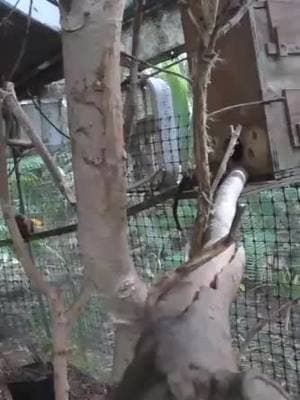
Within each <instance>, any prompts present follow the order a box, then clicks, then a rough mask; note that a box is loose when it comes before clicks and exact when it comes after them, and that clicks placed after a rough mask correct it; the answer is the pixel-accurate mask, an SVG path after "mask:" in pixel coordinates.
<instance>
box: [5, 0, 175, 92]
mask: <svg viewBox="0 0 300 400" xmlns="http://www.w3.org/2000/svg"><path fill="white" fill-rule="evenodd" d="M56 3H57V1H56V0H43V4H42V3H41V0H39V2H38V3H36V4H37V5H36V6H35V2H34V3H33V4H34V8H33V10H32V17H31V20H30V29H29V33H28V35H26V31H27V27H28V19H29V18H28V12H27V9H28V5H29V4H30V2H29V0H21V2H20V5H19V6H18V7H16V8H14V6H15V4H16V3H15V2H14V0H0V51H1V54H5V57H1V59H0V74H1V76H2V77H3V78H4V79H8V77H10V72H11V70H12V68H13V66H14V65H15V63H16V61H17V60H18V57H19V54H20V51H21V49H22V47H24V46H25V49H26V51H25V52H24V55H23V57H22V59H21V60H20V63H19V66H18V69H17V71H16V73H15V75H14V77H13V81H14V82H15V85H16V90H17V92H18V95H19V96H20V97H24V96H26V89H27V88H30V89H31V91H32V92H35V91H36V90H39V88H40V87H41V86H44V85H45V84H48V83H50V82H53V81H56V80H59V79H62V78H63V68H62V46H61V36H60V31H59V14H58V13H57V11H56V7H53V5H56ZM47 4H49V6H48V7H50V8H52V11H53V9H54V12H51V13H48V14H49V19H48V20H47V18H46V17H47V15H46V14H47V13H45V12H43V7H45V5H46V7H47ZM175 9H176V1H175V2H174V0H162V1H157V0H147V2H146V13H145V15H146V16H145V22H144V24H145V39H146V38H148V39H149V37H150V35H152V36H151V40H149V42H148V43H150V44H151V45H149V46H143V48H145V54H143V55H142V56H141V58H142V59H145V60H148V61H149V60H151V61H154V60H155V62H157V61H160V54H162V57H163V58H168V57H169V56H170V55H172V53H171V51H172V50H173V48H174V47H180V46H181V45H182V38H181V37H179V36H180V35H179V36H178V35H177V34H173V35H170V32H171V31H172V29H173V31H174V32H175V33H176V32H177V31H178V26H179V24H180V18H178V12H177V11H176V15H175V12H174V10H175ZM170 10H171V11H170ZM172 10H173V14H172ZM165 13H169V14H170V18H165ZM50 14H51V15H50ZM133 15H134V5H133V0H127V7H126V9H125V14H124V26H123V35H122V42H123V45H124V48H125V50H126V51H130V47H131V21H132V19H133ZM8 16H9V18H8ZM50 16H51V18H50ZM153 23H154V25H153ZM155 24H156V25H155ZM153 26H154V28H153ZM168 37H171V38H172V40H169V39H168ZM178 37H179V39H178V40H177V38H178ZM141 40H143V38H141ZM147 41H148V40H147ZM169 42H170V43H171V44H170V43H169ZM173 42H174V43H173Z"/></svg>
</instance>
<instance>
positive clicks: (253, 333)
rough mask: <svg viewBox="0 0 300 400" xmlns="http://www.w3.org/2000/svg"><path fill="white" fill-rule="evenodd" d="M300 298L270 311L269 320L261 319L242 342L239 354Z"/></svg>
mask: <svg viewBox="0 0 300 400" xmlns="http://www.w3.org/2000/svg"><path fill="white" fill-rule="evenodd" d="M299 299H300V298H298V299H295V300H290V301H287V302H286V303H284V304H283V305H282V306H280V307H279V308H277V309H276V310H274V311H272V313H271V314H270V316H269V318H263V319H261V320H260V321H259V322H258V323H257V324H256V325H255V326H254V327H253V328H252V329H251V330H250V332H249V334H248V335H247V337H246V338H245V340H244V343H243V344H242V345H241V353H243V352H244V351H245V350H246V349H247V347H248V346H249V344H250V342H251V340H252V339H253V338H254V337H255V336H256V335H257V334H258V333H259V332H260V331H261V330H262V329H263V328H264V327H265V326H266V325H267V324H268V323H272V322H274V320H275V318H276V317H277V316H278V315H279V314H281V313H282V311H284V310H286V309H288V308H290V307H292V306H293V305H294V304H296V303H297V302H298V301H299Z"/></svg>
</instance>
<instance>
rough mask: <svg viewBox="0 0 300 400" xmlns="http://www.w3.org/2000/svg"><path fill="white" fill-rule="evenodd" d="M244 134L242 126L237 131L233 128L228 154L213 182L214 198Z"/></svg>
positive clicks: (225, 155)
mask: <svg viewBox="0 0 300 400" xmlns="http://www.w3.org/2000/svg"><path fill="white" fill-rule="evenodd" d="M241 132H242V126H241V125H238V126H237V127H236V128H235V129H234V128H233V127H231V137H230V141H229V143H228V146H227V149H226V152H225V154H224V157H223V160H222V162H221V164H220V167H219V169H218V172H217V175H216V177H215V179H214V181H213V184H212V186H211V193H212V196H214V194H215V191H216V189H217V187H218V185H219V183H220V182H221V179H222V178H223V176H224V174H225V173H226V170H227V165H228V162H229V160H230V157H231V156H232V153H233V150H234V148H235V145H236V143H237V141H238V139H239V137H240V134H241Z"/></svg>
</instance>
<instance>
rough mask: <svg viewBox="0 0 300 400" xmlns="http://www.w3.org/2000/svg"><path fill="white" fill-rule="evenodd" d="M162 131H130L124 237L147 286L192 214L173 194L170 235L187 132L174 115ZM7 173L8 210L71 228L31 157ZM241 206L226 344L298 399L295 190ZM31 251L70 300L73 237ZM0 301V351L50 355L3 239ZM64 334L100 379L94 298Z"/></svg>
mask: <svg viewBox="0 0 300 400" xmlns="http://www.w3.org/2000/svg"><path fill="white" fill-rule="evenodd" d="M185 120H186V118H185ZM173 121H174V120H173ZM161 126H162V125H161V123H160V121H155V120H152V121H151V122H149V119H148V120H147V121H146V122H145V121H144V122H143V123H140V124H139V125H138V128H137V131H139V133H135V135H136V136H134V137H133V138H132V140H131V143H130V147H129V161H128V163H129V165H128V180H129V191H128V205H129V209H130V210H131V212H130V213H129V229H128V237H129V242H130V246H131V255H132V257H133V259H134V262H135V265H136V267H137V269H138V271H139V272H140V274H141V275H142V276H143V277H144V279H146V280H149V281H152V280H155V279H158V278H159V277H160V276H161V275H163V274H164V273H165V272H166V271H168V270H170V269H172V268H175V267H177V266H178V265H179V264H180V263H181V262H183V260H184V255H185V246H186V244H187V242H188V238H189V231H190V229H191V227H192V225H193V221H194V217H195V213H196V205H195V200H194V199H192V198H189V196H188V195H187V196H186V198H184V196H182V197H183V198H182V199H181V200H180V201H179V202H178V210H177V212H178V218H179V220H180V224H181V227H182V231H179V230H178V229H177V226H176V223H175V220H174V214H173V211H174V210H173V204H174V193H175V194H176V183H177V182H176V180H177V176H178V174H179V175H180V172H181V169H182V168H185V166H186V165H188V162H189V159H190V158H191V148H192V147H191V146H192V141H191V138H190V135H189V127H188V126H186V125H185V126H180V118H177V119H176V126H172V127H171V128H172V129H170V127H169V128H167V125H166V124H165V125H164V128H163V129H164V132H163V133H164V134H163V135H162V129H161ZM174 130H175V131H176V135H175V136H174ZM169 134H170V135H169ZM174 137H175V139H174ZM168 140H169V141H170V140H176V142H177V144H176V146H175V145H174V144H173V145H172V146H171V145H169V146H163V141H166V142H167V141H168ZM170 149H173V150H172V151H177V150H178V151H179V153H178V156H174V154H170V153H172V152H171V150H170ZM176 149H177V150H176ZM165 152H167V153H168V154H165ZM55 157H56V160H57V162H58V164H59V166H60V167H61V168H62V170H63V171H64V173H65V174H66V176H67V178H68V179H70V181H71V180H72V167H71V154H70V150H69V148H68V147H65V148H62V149H60V151H59V152H57V153H56V154H55ZM9 168H10V170H12V169H14V171H13V172H12V173H11V174H10V175H11V176H10V184H11V193H12V196H13V198H14V201H15V205H16V207H17V208H20V207H21V204H23V208H24V211H25V213H26V215H28V216H34V217H37V218H40V219H42V220H43V223H44V228H43V229H45V230H47V229H50V228H53V227H63V226H66V225H69V224H72V223H74V222H76V214H75V212H74V210H72V209H71V208H70V207H69V206H68V204H67V203H66V202H65V201H64V199H63V198H62V196H61V195H60V193H59V192H58V190H57V188H56V187H55V185H54V183H53V182H52V179H51V177H50V175H49V173H48V172H47V170H46V169H45V167H44V165H43V164H42V162H41V161H40V160H39V159H38V157H37V156H34V155H32V156H28V157H24V158H22V159H20V160H18V164H17V166H16V165H10V166H9ZM16 171H18V173H19V180H20V185H18V182H17V179H16V174H15V172H16ZM19 186H21V188H20V187H19ZM174 187H175V189H174ZM240 201H241V202H243V203H246V205H247V207H246V212H245V214H244V217H243V224H242V233H243V239H242V240H243V244H244V247H245V250H246V258H247V262H246V270H245V275H244V279H243V284H242V285H241V287H240V290H239V293H238V297H237V299H236V302H235V303H234V305H233V307H232V313H231V321H232V331H233V337H234V344H235V346H236V347H237V348H238V349H240V351H241V361H242V365H243V367H249V366H251V367H255V368H257V369H258V370H260V371H262V372H264V373H266V374H268V375H269V376H271V377H273V378H275V379H276V380H277V381H280V382H281V383H282V385H283V386H284V387H285V388H286V389H287V390H288V391H289V392H290V393H291V394H293V395H294V396H295V398H297V396H299V394H300V185H294V186H289V187H284V188H280V189H273V190H268V191H263V192H260V193H257V194H253V195H249V196H243V197H242V198H241V200H240ZM137 206H138V208H135V207H137ZM137 211H138V212H137ZM0 235H1V239H5V237H6V236H7V231H6V228H5V225H4V223H3V221H2V220H1V221H0ZM30 251H31V252H32V255H33V258H34V260H35V263H36V265H37V266H38V268H40V269H42V270H43V271H44V272H45V273H46V275H47V277H48V279H49V280H51V282H53V283H55V284H57V285H60V286H62V287H63V288H64V290H65V293H66V296H67V299H68V301H72V299H73V298H74V297H76V295H77V293H78V290H79V287H80V283H81V280H82V275H83V268H82V265H81V264H80V260H79V252H78V243H77V239H76V233H75V232H74V233H69V234H64V235H59V236H55V237H49V238H46V239H43V240H38V241H33V242H31V244H30ZM0 297H1V301H0V315H1V321H2V323H1V325H0V345H1V348H3V346H7V345H8V344H7V343H8V340H9V341H10V342H11V341H12V339H15V340H16V341H17V342H18V343H23V344H25V345H26V343H34V344H35V345H38V346H39V347H40V349H41V351H42V352H45V353H47V352H49V351H50V349H51V341H50V329H49V312H48V307H47V304H46V303H45V300H44V299H43V298H42V297H41V296H39V294H38V293H37V291H36V290H35V289H34V288H33V287H32V286H31V284H30V282H28V279H27V278H26V276H25V274H24V272H23V270H22V268H21V267H20V265H19V263H18V261H17V260H16V257H15V255H14V254H13V252H12V249H11V247H10V245H9V244H7V243H6V244H5V243H4V244H3V241H0ZM72 335H73V336H72V345H73V362H74V363H75V364H76V365H78V366H79V367H80V368H82V369H84V370H85V371H88V372H90V373H92V374H94V375H95V376H97V377H98V378H99V377H100V379H105V378H106V377H107V375H108V373H109V371H110V369H111V366H112V354H113V345H114V333H113V326H112V323H111V321H110V320H109V318H108V316H107V314H106V313H105V310H104V307H103V305H102V302H101V299H100V298H99V297H98V296H97V295H95V296H94V297H93V299H92V301H91V303H90V305H89V307H88V308H87V310H86V312H85V313H84V315H83V316H82V317H81V318H80V320H79V321H78V323H77V324H76V326H75V327H74V330H73V334H72Z"/></svg>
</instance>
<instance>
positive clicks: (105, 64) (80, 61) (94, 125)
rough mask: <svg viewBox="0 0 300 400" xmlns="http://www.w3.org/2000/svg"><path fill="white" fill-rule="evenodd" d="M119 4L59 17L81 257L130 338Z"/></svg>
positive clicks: (85, 6) (139, 300)
mask: <svg viewBox="0 0 300 400" xmlns="http://www.w3.org/2000/svg"><path fill="white" fill-rule="evenodd" d="M123 9H124V0H115V1H111V0H108V1H105V0H99V1H96V2H95V1H93V0H87V1H84V2H83V1H82V0H73V1H72V4H71V7H70V10H69V11H68V10H66V9H64V8H63V9H62V13H61V21H62V32H63V34H62V37H63V57H64V69H65V79H66V91H67V101H68V113H69V123H70V132H71V143H72V153H73V167H74V180H75V189H76V199H77V210H78V240H79V246H80V253H81V259H82V262H83V264H84V265H85V271H86V274H87V275H88V276H89V277H91V279H92V280H93V281H94V282H95V284H96V286H97V288H98V289H99V291H100V293H101V294H102V295H103V298H104V300H105V302H106V305H107V307H108V310H109V311H111V312H112V314H113V316H114V318H115V320H116V322H117V325H116V327H118V326H119V324H120V323H121V324H122V332H123V334H122V335H125V336H127V342H128V343H131V342H135V341H136V337H133V336H135V335H134V334H133V332H134V331H135V330H137V331H139V329H138V321H137V320H138V319H139V317H141V315H142V313H143V305H144V301H145V298H146V287H145V284H144V283H143V282H142V281H141V280H140V279H139V277H138V275H137V272H136V270H135V268H134V266H133V263H132V260H131V258H130V253H129V246H128V241H127V216H126V208H127V199H126V191H127V183H126V169H125V161H126V153H125V151H124V139H123V117H122V101H121V89H120V70H119V62H120V36H121V23H122V16H123ZM133 326H136V329H132V328H133ZM126 327H127V328H126ZM126 331H127V332H126ZM117 338H120V340H121V337H120V335H119V334H118V333H117ZM122 341H123V340H122ZM123 345H124V343H123ZM122 347H123V348H124V346H122ZM125 347H126V346H125ZM116 349H117V353H115V358H114V360H115V366H117V368H116V369H115V370H114V375H115V378H116V379H117V377H120V374H121V373H122V372H123V368H124V367H125V366H126V365H127V351H125V353H126V354H124V355H123V354H122V350H121V349H120V346H119V345H118V343H117V344H116Z"/></svg>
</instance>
